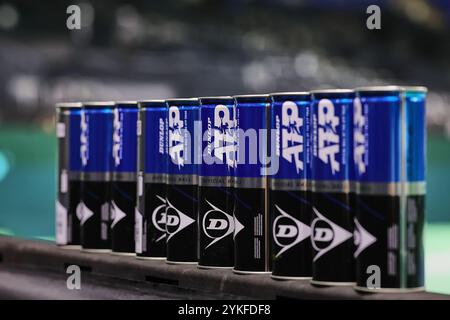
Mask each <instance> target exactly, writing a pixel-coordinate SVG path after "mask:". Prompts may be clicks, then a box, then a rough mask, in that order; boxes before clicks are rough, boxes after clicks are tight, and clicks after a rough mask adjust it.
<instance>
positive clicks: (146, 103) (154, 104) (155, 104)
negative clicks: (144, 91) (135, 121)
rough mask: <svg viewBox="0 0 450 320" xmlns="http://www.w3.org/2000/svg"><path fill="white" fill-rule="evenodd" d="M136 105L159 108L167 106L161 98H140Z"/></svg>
mask: <svg viewBox="0 0 450 320" xmlns="http://www.w3.org/2000/svg"><path fill="white" fill-rule="evenodd" d="M138 107H139V108H140V109H143V108H161V107H167V105H166V100H162V99H152V100H142V101H139V102H138Z"/></svg>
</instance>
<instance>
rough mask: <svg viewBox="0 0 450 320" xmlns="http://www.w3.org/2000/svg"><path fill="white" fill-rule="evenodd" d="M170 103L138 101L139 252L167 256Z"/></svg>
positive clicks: (139, 256) (152, 256) (159, 256)
mask: <svg viewBox="0 0 450 320" xmlns="http://www.w3.org/2000/svg"><path fill="white" fill-rule="evenodd" d="M167 122H168V118H167V105H166V102H165V101H164V100H148V101H142V102H139V116H138V198H137V207H136V226H135V231H136V255H137V257H138V258H140V259H146V258H148V259H165V258H166V246H167V244H166V239H167V235H166V179H167V161H168V160H167Z"/></svg>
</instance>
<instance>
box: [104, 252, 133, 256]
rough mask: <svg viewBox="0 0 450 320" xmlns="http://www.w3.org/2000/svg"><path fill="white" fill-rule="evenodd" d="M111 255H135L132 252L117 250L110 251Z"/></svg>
mask: <svg viewBox="0 0 450 320" xmlns="http://www.w3.org/2000/svg"><path fill="white" fill-rule="evenodd" d="M110 253H111V254H112V255H116V256H128V257H132V256H135V255H136V253H134V252H119V251H111V252H110Z"/></svg>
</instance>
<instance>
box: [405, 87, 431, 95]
mask: <svg viewBox="0 0 450 320" xmlns="http://www.w3.org/2000/svg"><path fill="white" fill-rule="evenodd" d="M403 89H405V91H409V92H423V93H427V92H428V88H427V87H424V86H404V87H403Z"/></svg>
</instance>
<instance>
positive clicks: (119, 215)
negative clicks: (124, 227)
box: [111, 200, 127, 228]
mask: <svg viewBox="0 0 450 320" xmlns="http://www.w3.org/2000/svg"><path fill="white" fill-rule="evenodd" d="M111 211H112V212H111V215H112V217H111V218H112V219H113V221H112V223H111V228H114V226H115V225H116V223H117V222H119V221H120V220H122V219H123V218H125V217H126V216H127V214H126V213H125V212H123V211H122V210H120V208H119V206H118V205H117V204H116V203H115V202H114V200H113V201H112V210H111Z"/></svg>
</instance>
